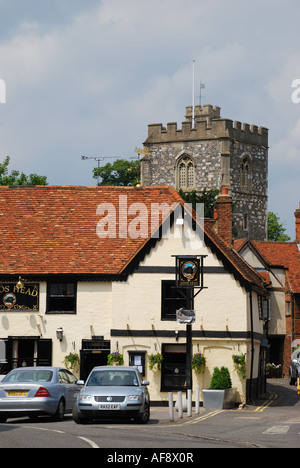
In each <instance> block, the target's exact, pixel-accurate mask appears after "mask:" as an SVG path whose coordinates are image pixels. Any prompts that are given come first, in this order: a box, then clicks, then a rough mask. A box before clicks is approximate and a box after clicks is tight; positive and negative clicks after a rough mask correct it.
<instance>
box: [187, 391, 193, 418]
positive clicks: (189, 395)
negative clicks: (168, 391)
mask: <svg viewBox="0 0 300 468" xmlns="http://www.w3.org/2000/svg"><path fill="white" fill-rule="evenodd" d="M187 416H188V417H190V416H192V390H188V391H187Z"/></svg>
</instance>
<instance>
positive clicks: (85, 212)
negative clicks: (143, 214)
mask: <svg viewBox="0 0 300 468" xmlns="http://www.w3.org/2000/svg"><path fill="white" fill-rule="evenodd" d="M125 196H126V197H127V198H126V197H125ZM120 197H123V198H120ZM120 200H123V201H124V202H125V200H127V201H126V203H127V207H126V206H125V207H122V206H121V205H122V203H121V204H120ZM102 203H106V204H112V206H114V207H115V210H116V220H117V225H116V230H117V232H119V228H120V227H121V228H122V220H124V219H126V218H122V215H124V212H125V211H124V210H125V209H126V212H127V208H129V207H130V206H133V204H134V203H142V204H143V205H144V206H146V207H147V208H148V214H147V216H148V232H147V233H146V235H145V237H144V238H137V239H133V238H132V237H130V236H124V238H120V236H119V235H117V236H116V237H115V238H105V239H100V238H99V237H98V236H97V234H96V227H97V224H98V222H99V220H100V219H101V216H100V214H97V207H98V205H100V204H102ZM153 203H158V204H161V203H167V204H168V205H169V206H171V205H172V206H177V205H178V204H183V203H184V202H183V200H182V198H181V197H180V196H179V195H178V193H177V192H176V191H175V190H174V189H172V188H170V187H166V186H162V187H140V188H134V187H78V186H36V187H0V247H1V256H0V275H24V276H25V275H51V274H56V275H57V274H66V275H67V274H78V275H104V274H110V275H120V274H121V273H122V272H124V270H125V269H126V267H127V266H128V265H129V264H130V263H131V262H132V260H133V259H134V258H135V257H136V256H137V255H138V253H139V252H140V251H141V250H142V249H143V248H144V247H145V246H146V244H147V243H148V242H149V240H150V238H151V222H150V221H151V220H150V216H151V210H150V206H151V204H153ZM135 207H136V208H138V205H136V206H135ZM138 214H139V213H138V212H133V213H132V214H131V215H129V214H128V219H127V221H128V226H129V225H130V222H131V221H132V220H134V219H136V217H137V216H138ZM102 215H104V213H102ZM120 215H121V219H120ZM105 216H106V212H105ZM119 220H120V224H119ZM124 222H125V221H124ZM161 222H162V219H160V220H159V224H160V223H161ZM152 224H153V223H152ZM158 227H159V225H157V226H153V225H152V231H153V230H156V229H158ZM125 229H127V226H126V227H125ZM205 239H206V242H209V244H210V245H211V246H213V250H214V251H217V254H218V255H219V256H221V257H220V258H222V259H223V260H224V261H225V262H227V264H228V265H229V264H230V266H231V268H233V269H234V271H235V272H236V273H237V274H238V275H240V276H241V277H242V278H243V279H244V280H245V281H247V282H249V283H252V284H254V285H255V286H256V287H259V288H263V281H262V279H261V277H260V276H259V275H258V274H257V273H256V272H255V270H254V269H252V268H251V267H250V266H249V265H248V264H247V263H246V262H245V261H244V260H243V259H242V257H240V256H239V254H238V253H237V252H236V251H235V250H234V249H230V248H229V247H227V246H226V244H225V243H224V242H223V241H222V240H221V239H220V237H219V236H218V235H217V234H216V233H215V232H214V231H213V229H211V228H210V227H209V226H205ZM175 253H176V252H175Z"/></svg>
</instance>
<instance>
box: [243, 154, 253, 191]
mask: <svg viewBox="0 0 300 468" xmlns="http://www.w3.org/2000/svg"><path fill="white" fill-rule="evenodd" d="M241 188H242V189H243V190H246V191H249V190H251V188H252V164H251V160H250V158H249V157H248V156H245V157H244V158H243V161H242V164H241Z"/></svg>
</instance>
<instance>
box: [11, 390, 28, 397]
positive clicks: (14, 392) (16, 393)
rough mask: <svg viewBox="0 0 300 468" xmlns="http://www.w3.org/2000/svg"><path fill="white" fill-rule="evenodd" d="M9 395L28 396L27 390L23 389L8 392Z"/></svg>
mask: <svg viewBox="0 0 300 468" xmlns="http://www.w3.org/2000/svg"><path fill="white" fill-rule="evenodd" d="M7 396H10V397H13V396H27V392H24V391H23V392H21V391H9V392H7Z"/></svg>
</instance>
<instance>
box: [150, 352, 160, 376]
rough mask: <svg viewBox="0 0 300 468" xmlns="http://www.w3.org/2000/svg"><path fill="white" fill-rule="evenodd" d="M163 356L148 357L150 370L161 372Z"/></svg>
mask: <svg viewBox="0 0 300 468" xmlns="http://www.w3.org/2000/svg"><path fill="white" fill-rule="evenodd" d="M163 359H164V358H163V356H162V354H159V353H157V354H149V355H148V362H149V369H150V370H152V371H159V372H160V371H161V365H162V361H163Z"/></svg>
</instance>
